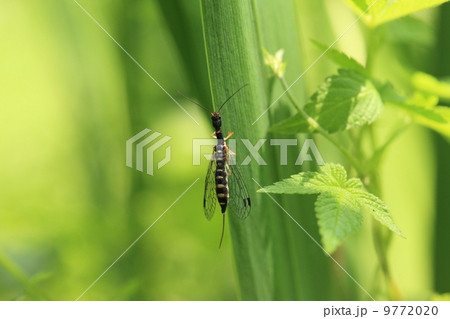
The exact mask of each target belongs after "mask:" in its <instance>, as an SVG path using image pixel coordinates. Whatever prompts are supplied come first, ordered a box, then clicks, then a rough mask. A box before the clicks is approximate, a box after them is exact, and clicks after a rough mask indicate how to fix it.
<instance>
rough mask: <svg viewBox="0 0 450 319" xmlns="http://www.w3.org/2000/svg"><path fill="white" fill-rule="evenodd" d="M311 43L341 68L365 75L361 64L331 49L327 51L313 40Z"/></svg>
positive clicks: (326, 48) (325, 47)
mask: <svg viewBox="0 0 450 319" xmlns="http://www.w3.org/2000/svg"><path fill="white" fill-rule="evenodd" d="M311 42H312V43H313V44H314V45H315V46H316V47H318V48H319V49H320V50H321V51H323V52H326V56H327V57H328V58H329V59H330V60H331V61H333V62H334V63H336V64H337V65H339V66H340V67H341V68H344V69H350V70H355V71H358V72H359V73H362V74H366V69H365V68H364V67H363V66H362V65H361V63H359V62H358V61H356V60H355V59H354V58H352V57H350V56H348V55H347V54H345V53H344V52H341V51H338V50H336V49H333V48H331V49H329V47H328V46H326V45H324V44H322V43H320V42H317V41H315V40H311Z"/></svg>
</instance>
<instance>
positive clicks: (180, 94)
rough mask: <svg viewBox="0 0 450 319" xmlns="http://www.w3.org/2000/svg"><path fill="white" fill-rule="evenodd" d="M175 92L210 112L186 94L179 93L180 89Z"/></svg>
mask: <svg viewBox="0 0 450 319" xmlns="http://www.w3.org/2000/svg"><path fill="white" fill-rule="evenodd" d="M177 92H178V94H180V95H181V96H182V97H184V98H185V99H186V100H188V101H191V102H192V103H194V104H196V105H198V106H200V107H201V108H202V109H204V110H207V111H208V113H211V111H210V110H208V109H207V108H206V107H204V106H203V105H200V104H199V103H197V102H195V101H194V100H193V99H191V98H188V97H187V96H186V95H184V94H183V93H181V92H180V91H177Z"/></svg>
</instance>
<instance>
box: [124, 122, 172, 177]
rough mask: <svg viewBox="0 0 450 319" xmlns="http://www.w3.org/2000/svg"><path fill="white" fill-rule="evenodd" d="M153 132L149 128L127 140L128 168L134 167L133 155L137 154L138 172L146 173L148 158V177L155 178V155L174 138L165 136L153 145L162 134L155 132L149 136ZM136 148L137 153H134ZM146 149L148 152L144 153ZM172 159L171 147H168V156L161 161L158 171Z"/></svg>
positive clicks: (158, 164)
mask: <svg viewBox="0 0 450 319" xmlns="http://www.w3.org/2000/svg"><path fill="white" fill-rule="evenodd" d="M150 132H151V130H149V129H148V128H146V129H144V130H142V131H140V132H139V133H137V134H136V135H134V136H133V137H132V138H130V139H129V140H127V143H126V153H127V159H126V161H127V166H128V167H131V168H132V167H133V162H134V161H133V153H135V159H136V160H135V162H136V169H137V170H138V171H141V172H143V171H144V157H147V165H146V168H147V170H146V172H147V174H148V175H151V176H153V173H154V169H153V166H154V161H155V159H154V153H155V151H156V150H157V149H159V148H160V147H161V146H163V145H164V144H166V143H167V142H168V141H170V140H171V139H172V137H170V136H163V137H161V138H160V139H159V140H157V141H156V142H155V143H152V142H153V141H155V140H156V139H157V138H159V137H160V136H161V135H162V134H161V133H159V132H154V133H152V134H150V135H148V133H150ZM134 146H136V151H135V152H133V149H134ZM147 146H149V147H148V148H146V147H147ZM144 149H146V151H145V152H144ZM170 158H171V147H170V146H167V147H166V155H165V157H164V158H163V159H162V160H160V161H159V162H158V163H157V167H158V168H157V169H160V168H161V167H163V166H164V165H166V164H167V163H168V162H170Z"/></svg>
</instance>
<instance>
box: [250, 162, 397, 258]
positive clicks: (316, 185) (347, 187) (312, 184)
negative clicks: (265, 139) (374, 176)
mask: <svg viewBox="0 0 450 319" xmlns="http://www.w3.org/2000/svg"><path fill="white" fill-rule="evenodd" d="M258 192H267V193H276V194H320V195H319V197H318V198H317V201H316V204H315V208H316V213H317V219H318V224H319V231H320V234H321V237H322V243H323V245H324V248H325V250H327V251H328V252H330V253H331V252H333V251H334V250H335V249H336V248H337V247H338V246H339V245H340V244H341V243H342V241H343V240H344V239H345V238H346V237H347V236H348V235H349V234H350V233H352V232H354V231H356V230H358V228H359V227H360V225H361V222H362V215H361V212H362V211H367V212H369V213H370V214H371V215H372V216H373V217H374V218H375V219H377V220H378V221H379V222H380V223H382V224H383V225H385V226H386V227H388V228H389V229H390V230H392V231H393V232H395V233H397V234H399V235H400V236H403V234H402V233H401V231H400V229H399V228H398V227H397V225H395V223H394V221H393V220H392V218H391V215H390V213H389V211H388V209H387V207H386V205H385V204H384V203H383V201H382V200H381V199H380V198H378V197H377V196H375V195H373V194H370V193H368V192H367V191H365V190H364V187H363V184H362V182H361V181H360V180H359V179H357V178H351V179H348V180H347V172H346V171H345V169H344V167H343V166H342V165H339V164H326V165H324V166H322V167H320V169H319V172H304V173H299V174H297V175H293V176H291V177H290V178H288V179H285V180H283V181H280V182H277V183H275V184H273V185H270V186H266V187H264V188H263V189H260V190H258Z"/></svg>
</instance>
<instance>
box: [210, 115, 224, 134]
mask: <svg viewBox="0 0 450 319" xmlns="http://www.w3.org/2000/svg"><path fill="white" fill-rule="evenodd" d="M211 121H212V125H213V126H214V129H215V130H216V131H218V130H220V127H221V126H222V118H221V117H220V114H219V112H214V113H211Z"/></svg>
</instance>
